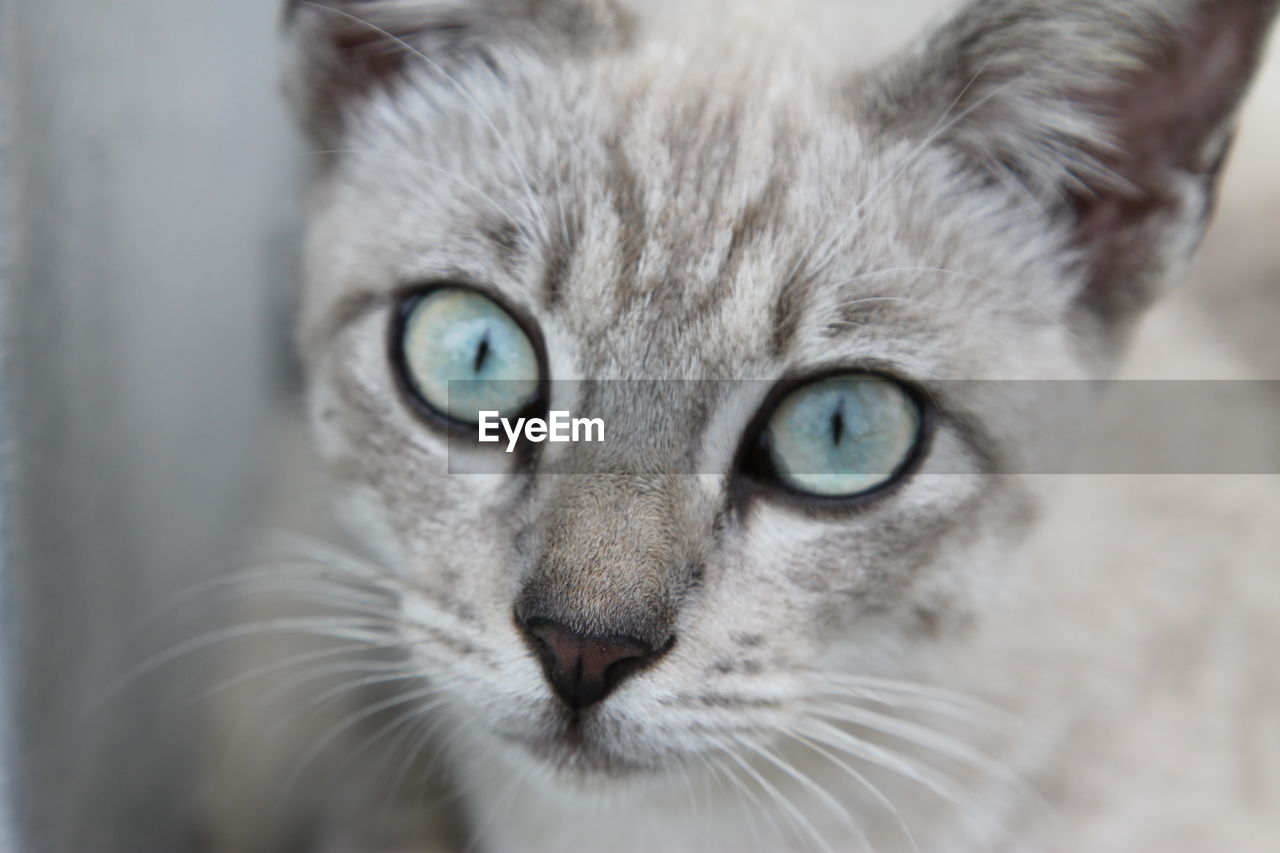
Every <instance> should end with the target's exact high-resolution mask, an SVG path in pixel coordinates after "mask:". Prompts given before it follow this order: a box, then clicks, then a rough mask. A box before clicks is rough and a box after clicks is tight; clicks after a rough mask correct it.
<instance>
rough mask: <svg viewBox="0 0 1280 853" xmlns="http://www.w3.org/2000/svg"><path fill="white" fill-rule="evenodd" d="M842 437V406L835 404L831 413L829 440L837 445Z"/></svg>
mask: <svg viewBox="0 0 1280 853" xmlns="http://www.w3.org/2000/svg"><path fill="white" fill-rule="evenodd" d="M842 438H844V406H843V405H837V406H836V410H835V411H834V412H832V413H831V442H832V443H833V444H834V445H835V446H836V447H839V446H840V439H842Z"/></svg>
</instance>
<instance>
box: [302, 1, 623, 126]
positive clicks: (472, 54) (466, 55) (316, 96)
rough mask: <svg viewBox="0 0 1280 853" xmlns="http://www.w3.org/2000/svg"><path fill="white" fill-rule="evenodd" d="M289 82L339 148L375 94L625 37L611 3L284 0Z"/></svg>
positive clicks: (308, 120)
mask: <svg viewBox="0 0 1280 853" xmlns="http://www.w3.org/2000/svg"><path fill="white" fill-rule="evenodd" d="M284 18H285V30H286V34H287V40H288V45H289V48H290V51H291V54H292V57H291V62H290V67H289V70H288V76H287V80H286V86H287V89H288V91H289V94H290V98H291V100H292V101H293V104H294V107H295V109H296V111H297V112H298V113H299V116H300V118H301V120H302V122H303V124H304V126H305V127H306V129H307V130H308V131H309V132H310V134H311V135H312V137H313V138H314V139H316V140H317V141H318V142H321V143H323V144H334V143H336V142H337V141H338V138H339V137H340V136H341V133H342V130H343V126H344V123H345V122H346V121H347V120H349V117H350V115H351V112H352V111H353V110H356V109H359V107H360V104H361V102H362V101H364V100H366V99H367V98H368V97H369V96H370V95H372V94H374V93H376V92H379V91H386V90H388V89H390V88H393V87H395V86H397V85H400V84H401V83H402V82H403V81H404V80H406V79H407V78H409V77H410V76H414V78H415V82H417V81H423V82H425V83H427V84H436V85H459V84H456V83H449V82H448V81H449V80H450V79H457V78H458V77H460V76H465V74H466V72H467V70H468V68H470V67H479V66H484V67H485V68H486V69H487V71H488V72H490V73H491V75H492V76H493V77H495V78H497V77H501V75H502V74H503V67H502V66H503V60H504V58H505V57H507V56H509V55H510V54H511V52H512V51H514V50H515V49H516V48H523V49H524V50H525V51H526V52H530V51H533V52H537V53H540V54H542V55H544V56H549V57H555V56H563V55H571V54H573V53H575V52H578V51H580V50H582V49H584V48H591V49H595V48H598V47H604V46H608V45H609V44H611V43H614V42H617V41H620V40H621V39H623V38H624V37H625V34H626V32H627V23H628V22H627V20H626V19H625V17H624V15H623V14H622V13H621V12H620V11H618V10H617V9H616V8H615V7H614V6H613V4H612V2H611V0H286V2H285V15H284Z"/></svg>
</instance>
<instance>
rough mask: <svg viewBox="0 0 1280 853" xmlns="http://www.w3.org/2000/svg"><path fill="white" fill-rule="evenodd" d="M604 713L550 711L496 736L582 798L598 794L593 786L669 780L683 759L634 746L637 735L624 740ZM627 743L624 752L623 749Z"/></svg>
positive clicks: (521, 760) (527, 762)
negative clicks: (675, 764)
mask: <svg viewBox="0 0 1280 853" xmlns="http://www.w3.org/2000/svg"><path fill="white" fill-rule="evenodd" d="M602 711H604V709H597V710H591V711H588V712H587V713H586V714H584V715H581V716H579V715H570V714H568V713H565V712H563V711H562V710H560V709H559V708H549V709H548V710H547V711H546V713H545V714H544V715H542V716H541V718H539V719H537V720H536V721H533V725H529V722H530V721H528V720H525V721H524V722H523V724H522V725H519V726H518V727H517V726H510V727H504V728H501V729H498V730H497V731H496V732H495V733H496V735H497V739H498V740H499V741H500V742H501V744H502V746H503V747H504V751H505V752H506V753H507V754H508V755H511V754H512V753H515V755H513V756H512V757H513V758H514V759H515V761H516V762H518V763H520V764H524V765H525V766H526V767H527V768H528V769H531V770H534V771H535V772H539V773H550V774H551V775H553V776H554V777H555V778H556V781H557V783H559V784H563V785H565V786H567V787H569V788H572V789H576V790H577V791H578V792H579V793H583V794H587V793H598V789H596V788H595V787H594V786H598V785H599V784H601V783H604V782H607V783H612V784H616V783H639V782H642V781H644V780H646V779H652V778H654V777H657V776H661V775H665V773H666V772H668V771H669V769H670V768H671V766H672V764H673V763H676V762H678V761H679V760H680V759H679V757H678V756H676V755H673V753H672V751H671V750H670V749H663V748H661V747H660V746H658V745H656V744H655V745H654V746H655V748H653V749H647V748H645V747H644V746H642V745H640V744H637V743H635V738H634V736H633V737H631V738H625V740H623V739H620V737H619V735H620V732H619V731H618V728H619V726H620V725H621V724H620V723H619V721H617V720H614V719H611V718H610V717H608V716H607V712H605V713H602ZM624 742H625V743H626V747H625V748H620V745H621V744H622V743H624ZM512 747H514V749H513V748H512ZM517 756H518V757H517Z"/></svg>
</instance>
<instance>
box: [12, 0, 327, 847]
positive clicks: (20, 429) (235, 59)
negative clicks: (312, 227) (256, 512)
mask: <svg viewBox="0 0 1280 853" xmlns="http://www.w3.org/2000/svg"><path fill="white" fill-rule="evenodd" d="M278 13H279V4H278V3H277V2H276V0H182V2H166V0H0V75H2V76H0V104H2V105H3V106H2V107H0V116H2V118H0V128H3V130H4V131H5V132H4V133H3V135H0V194H2V195H0V205H2V206H0V210H3V217H4V218H3V219H2V220H0V310H3V314H2V315H0V323H2V326H0V335H2V337H0V354H2V355H3V362H2V367H3V370H4V373H3V376H2V381H0V464H5V460H6V459H7V467H8V470H4V471H0V477H2V478H3V479H0V492H2V494H0V535H3V537H4V539H3V542H2V543H0V572H3V574H0V588H2V592H0V599H2V600H0V607H2V608H4V609H3V612H2V613H0V616H2V617H3V618H4V623H3V633H4V637H3V641H4V647H5V648H6V649H8V650H10V651H11V652H14V651H15V650H16V654H12V655H11V657H12V658H13V660H12V662H13V663H14V664H15V666H14V667H13V669H12V678H11V683H10V684H9V685H8V687H9V692H10V693H11V695H13V696H14V697H15V702H14V715H15V719H16V728H15V731H16V737H15V738H14V740H13V741H12V746H13V747H14V748H15V749H14V751H15V752H16V756H8V757H5V756H0V766H9V767H10V768H14V767H16V771H15V772H14V773H13V778H14V779H15V780H16V781H15V784H14V785H13V786H12V788H13V790H14V791H15V792H16V795H17V800H18V809H17V813H18V815H19V825H20V827H21V828H22V829H23V831H24V835H25V846H21V847H20V848H19V849H21V850H22V851H24V853H27V851H30V853H45V851H49V853H112V852H113V851H122V853H123V851H127V852H128V853H150V851H157V853H183V851H188V850H191V851H195V850H199V849H200V846H201V845H200V842H199V830H198V827H197V826H196V825H195V822H194V821H193V820H192V815H193V810H194V802H195V798H196V797H197V796H198V794H199V791H198V790H197V789H196V788H195V787H194V783H193V781H192V780H193V779H195V778H197V774H196V773H194V772H193V771H194V769H195V768H196V765H197V763H198V762H199V760H200V748H201V738H200V729H199V717H200V715H199V712H198V708H197V707H196V706H193V705H191V704H190V702H189V701H188V700H189V699H190V698H191V693H192V690H193V685H194V684H196V682H195V680H194V678H195V676H194V675H193V674H192V673H190V672H187V673H186V674H185V675H184V674H183V670H182V667H171V668H169V671H168V672H166V673H164V674H160V675H155V676H153V677H148V678H142V679H139V680H138V681H137V682H136V683H134V684H132V685H130V686H129V687H128V688H126V689H124V690H123V691H121V692H120V693H119V694H118V695H116V696H113V697H112V698H110V699H109V700H108V701H107V702H106V704H105V705H102V706H101V707H96V706H94V700H95V698H97V697H98V695H99V694H100V692H101V690H102V687H103V685H104V684H106V683H108V682H109V681H110V680H111V679H112V678H113V677H114V676H117V675H119V674H120V673H122V672H125V671H127V670H128V669H129V668H130V667H131V666H132V665H134V664H135V663H137V662H138V661H140V660H142V659H144V658H145V657H146V656H148V655H149V654H152V653H153V652H155V651H156V650H157V649H163V648H165V647H166V646H167V645H169V644H172V643H173V642H174V641H175V639H176V638H178V637H181V636H183V635H186V634H189V633H190V631H191V630H192V624H191V622H190V620H188V621H187V624H172V623H173V621H174V620H169V624H166V622H165V620H159V622H158V623H157V622H155V621H154V620H153V622H151V623H144V624H143V627H141V628H139V627H138V626H139V624H140V622H141V620H140V617H141V615H142V614H143V613H145V612H146V611H147V610H148V609H149V608H150V607H152V606H153V605H154V604H155V603H156V602H157V601H159V600H161V599H163V598H165V597H166V596H168V595H171V594H172V593H173V592H174V591H176V590H180V589H184V588H187V587H190V586H191V585H192V584H194V583H196V582H198V581H199V580H200V579H201V578H203V577H207V576H211V575H213V574H216V573H217V572H220V571H224V570H226V569H227V568H229V567H230V566H231V564H232V563H233V562H234V559H235V552H236V549H237V547H238V546H239V544H240V542H241V539H242V534H243V531H244V528H245V526H246V525H247V524H248V522H249V519H250V517H251V515H252V508H253V496H254V485H255V484H254V479H253V472H254V470H255V466H256V464H257V463H258V462H260V461H261V458H260V449H259V445H260V442H261V436H262V434H263V432H264V420H265V418H266V415H267V412H268V407H269V405H270V401H271V399H272V394H273V392H274V390H275V385H274V382H275V379H276V377H277V376H278V375H279V373H278V370H276V372H273V368H272V364H273V361H278V355H279V353H280V351H281V350H282V344H281V343H280V338H281V337H282V336H281V333H280V332H279V330H278V328H277V326H276V321H277V320H278V318H279V316H280V307H281V305H282V304H283V301H284V300H285V299H287V298H288V294H289V292H290V288H291V283H292V279H293V257H294V253H295V239H294V233H293V227H294V225H293V223H294V222H295V221H296V219H297V217H296V215H295V205H296V199H297V193H296V191H295V187H296V184H297V179H298V176H299V174H300V173H301V172H302V171H303V169H304V167H305V163H304V162H303V158H301V157H300V156H299V154H298V151H299V150H300V147H299V146H298V145H297V142H296V140H295V139H294V138H293V136H292V134H291V130H290V126H289V123H288V121H287V119H286V117H285V116H284V115H283V108H282V106H281V104H280V99H279V97H278V86H277V79H278V72H277V68H276V66H277V42H276V39H277V35H278V27H277V17H278ZM6 448H7V451H8V453H7V454H5V450H6ZM15 619H16V621H15ZM15 629H16V635H15ZM3 694H4V690H3V689H0V705H2V704H3ZM2 716H3V715H2V714H0V717H2ZM0 728H3V726H2V725H0ZM2 783H3V780H2V779H0V785H2ZM3 824H4V808H3V806H0V850H4V851H5V853H8V850H9V849H11V848H9V847H8V846H7V840H6V839H5V837H4V831H5V830H4V828H3Z"/></svg>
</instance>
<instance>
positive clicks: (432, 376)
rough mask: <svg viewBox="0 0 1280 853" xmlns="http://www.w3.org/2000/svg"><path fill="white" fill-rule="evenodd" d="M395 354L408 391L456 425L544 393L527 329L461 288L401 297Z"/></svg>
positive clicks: (527, 403) (511, 409) (510, 411)
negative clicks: (403, 299) (482, 412)
mask: <svg viewBox="0 0 1280 853" xmlns="http://www.w3.org/2000/svg"><path fill="white" fill-rule="evenodd" d="M392 361H393V362H394V363H395V366H396V367H397V369H398V370H399V372H400V374H401V376H400V378H401V379H402V381H403V382H404V384H405V385H406V386H407V388H408V390H409V391H410V393H411V394H412V395H413V396H414V397H416V398H417V400H418V401H419V402H421V403H422V404H425V406H426V407H427V408H428V409H429V410H430V411H431V412H432V413H433V414H435V415H437V416H440V417H443V418H446V419H447V420H448V421H450V422H452V423H453V424H458V425H468V426H473V425H475V424H477V423H478V422H479V420H480V416H479V413H480V412H481V411H496V412H499V413H500V414H501V415H502V416H503V417H509V416H515V415H516V414H518V413H521V412H524V411H525V410H527V409H529V408H530V407H532V406H533V405H534V404H535V403H536V402H538V400H539V398H540V396H541V388H542V376H541V373H542V370H541V365H540V362H539V359H538V353H537V350H536V349H535V348H534V344H533V341H532V340H531V339H530V337H529V335H528V334H527V333H526V332H525V330H524V329H523V328H522V327H521V325H520V323H519V322H517V321H516V319H515V318H514V317H513V316H511V313H510V312H509V311H507V310H506V309H505V308H503V307H502V306H501V305H499V304H498V303H497V302H495V301H494V300H492V299H490V298H489V297H487V296H485V295H484V294H482V293H480V292H478V291H475V290H472V289H470V288H466V287H456V286H444V287H436V288H432V289H430V290H426V291H419V292H417V293H415V294H411V295H410V296H409V297H408V298H407V299H406V300H405V301H404V302H402V303H401V306H400V312H399V316H398V318H397V324H396V328H395V330H394V331H393V335H392ZM456 380H467V381H456ZM451 381H452V385H451V384H450V383H451Z"/></svg>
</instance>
